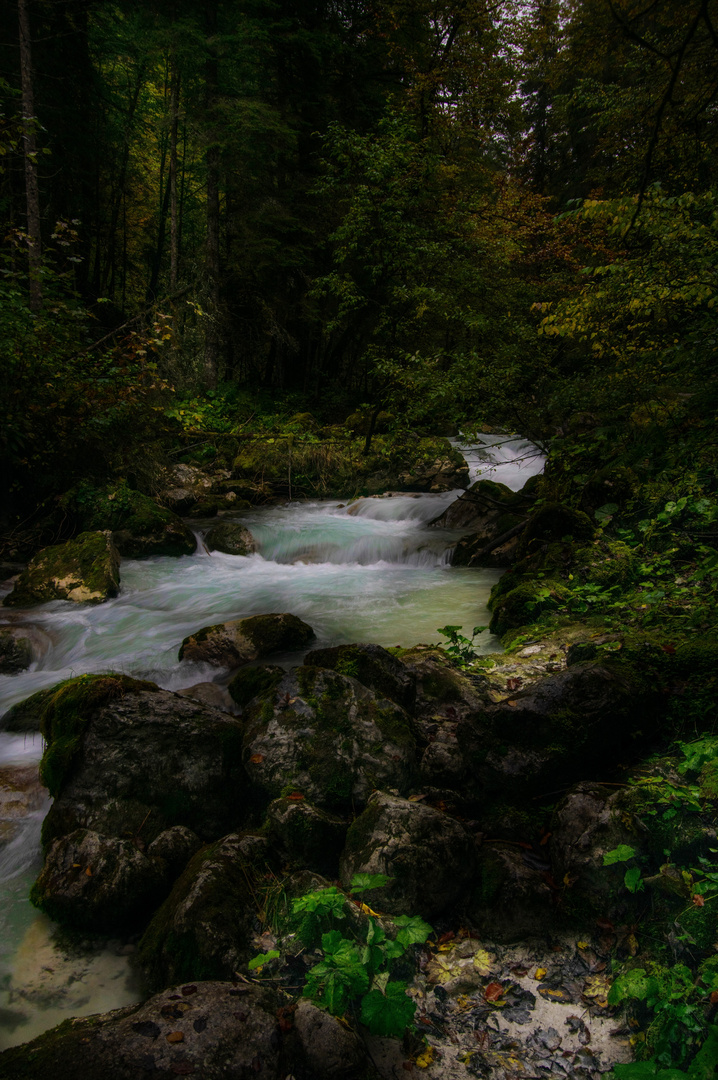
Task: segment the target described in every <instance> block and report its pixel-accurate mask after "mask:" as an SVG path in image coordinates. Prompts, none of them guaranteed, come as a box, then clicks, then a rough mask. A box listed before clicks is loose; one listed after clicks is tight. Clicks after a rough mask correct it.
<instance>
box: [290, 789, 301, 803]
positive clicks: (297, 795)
mask: <svg viewBox="0 0 718 1080" xmlns="http://www.w3.org/2000/svg"><path fill="white" fill-rule="evenodd" d="M304 798H305V796H304V795H302V793H301V791H293V792H292V794H291V795H287V801H288V802H303V801H304Z"/></svg>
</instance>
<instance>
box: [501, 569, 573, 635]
mask: <svg viewBox="0 0 718 1080" xmlns="http://www.w3.org/2000/svg"><path fill="white" fill-rule="evenodd" d="M499 584H500V583H499ZM570 596H571V590H570V588H569V587H568V586H567V585H565V584H564V583H563V582H562V581H560V580H559V579H558V578H554V577H550V578H538V579H536V578H526V579H525V580H523V581H521V582H520V584H518V585H517V586H516V587H515V588H513V589H511V590H510V591H508V592H501V590H500V589H496V590H495V591H494V590H492V592H491V599H490V600H489V609H490V611H491V622H490V623H489V629H490V630H491V633H492V634H496V635H498V637H502V636H503V635H504V634H505V633H506V632H507V630H513V629H515V628H516V627H519V626H527V625H529V624H531V623H535V622H538V620H539V618H540V617H541V616H542V615H543V614H545V613H546V612H552V611H556V610H557V609H558V608H560V607H561V606H562V605H563V604H565V603H566V602H567V600H568V599H569V597H570Z"/></svg>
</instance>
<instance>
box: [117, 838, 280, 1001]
mask: <svg viewBox="0 0 718 1080" xmlns="http://www.w3.org/2000/svg"><path fill="white" fill-rule="evenodd" d="M272 862H273V860H272V858H271V854H270V851H269V845H268V843H267V841H266V840H265V839H264V837H260V836H251V835H248V836H243V835H239V834H233V835H230V836H225V837H224V839H222V840H219V841H217V843H215V844H210V845H209V847H205V848H202V850H201V851H199V852H197V854H196V855H195V856H194V857H193V858H192V860H191V861H190V863H189V864H188V866H187V868H186V869H185V871H184V872H183V874H182V876H181V877H180V878H179V879H178V880H177V882H176V883H175V885H174V888H173V889H172V892H171V893H170V895H169V897H168V898H167V899H166V900H165V902H164V904H163V905H162V906H161V907H160V909H159V910H158V911H157V912H156V914H155V915H154V918H153V919H152V921H151V923H150V924H149V926H148V927H147V930H146V931H145V934H144V936H143V937H142V940H141V941H140V944H139V948H138V953H137V959H138V963H139V965H140V967H141V968H142V970H143V972H144V974H145V978H146V979H147V982H148V985H149V986H150V987H152V988H154V989H157V988H158V987H161V986H168V985H170V984H171V983H173V982H176V981H178V980H180V979H215V978H217V979H219V978H223V979H229V978H232V976H233V975H234V973H235V971H236V970H237V968H238V967H239V966H240V964H242V963H245V962H246V961H247V960H248V959H249V957H250V956H251V955H253V954H254V952H255V951H256V949H255V948H254V946H253V945H252V927H253V923H254V920H255V919H256V917H257V914H258V904H259V899H258V892H257V890H258V888H259V886H260V882H261V879H262V878H263V876H264V874H265V873H266V872H267V870H268V869H269V868H270V867H271V865H272Z"/></svg>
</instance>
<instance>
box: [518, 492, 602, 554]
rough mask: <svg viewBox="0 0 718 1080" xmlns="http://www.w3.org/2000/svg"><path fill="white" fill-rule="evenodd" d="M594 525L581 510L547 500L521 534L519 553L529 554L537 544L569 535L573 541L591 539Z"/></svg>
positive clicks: (594, 533) (532, 516)
mask: <svg viewBox="0 0 718 1080" xmlns="http://www.w3.org/2000/svg"><path fill="white" fill-rule="evenodd" d="M595 535H596V526H595V525H594V524H593V522H592V521H591V519H590V518H589V516H588V515H587V514H585V513H584V512H583V510H575V509H574V508H573V507H571V506H566V505H565V504H564V503H557V502H547V503H542V505H541V506H540V507H539V508H538V510H535V511H534V513H533V514H531V517H530V518H529V521H528V524H527V525H526V528H525V529H524V531H523V533H522V535H521V544H520V548H519V554H530V553H531V551H532V550H534V549H535V548H536V547H537V546H539V545H541V544H546V543H551V542H552V541H556V540H563V539H564V538H565V537H571V538H572V540H573V541H574V542H575V543H580V542H586V541H589V540H593V539H594V537H595Z"/></svg>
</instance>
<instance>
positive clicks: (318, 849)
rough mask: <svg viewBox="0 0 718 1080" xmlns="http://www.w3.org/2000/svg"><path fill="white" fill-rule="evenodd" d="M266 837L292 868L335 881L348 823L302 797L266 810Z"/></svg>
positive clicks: (285, 800) (282, 799)
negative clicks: (309, 871)
mask: <svg viewBox="0 0 718 1080" xmlns="http://www.w3.org/2000/svg"><path fill="white" fill-rule="evenodd" d="M266 827H267V835H268V836H269V838H270V840H271V841H272V843H273V844H274V845H275V847H276V848H277V849H278V851H279V852H280V854H281V855H282V856H283V858H284V859H285V860H286V861H287V862H288V863H289V864H290V865H291V866H295V867H298V868H302V869H308V870H314V871H316V872H317V873H320V874H326V875H327V876H328V877H331V878H335V877H336V875H337V870H338V866H339V856H340V855H341V852H342V848H343V847H344V839H345V837H346V832H347V828H348V824H347V822H346V821H344V820H343V819H342V818H340V817H336V816H335V815H334V814H328V813H327V812H326V811H324V810H320V809H319V808H318V807H316V806H313V805H312V803H310V802H308V801H307V800H306V799H304V798H300V799H297V798H292V797H291V796H289V797H286V796H285V797H284V798H281V799H275V800H274V802H272V803H270V804H269V806H268V808H267V821H266Z"/></svg>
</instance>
